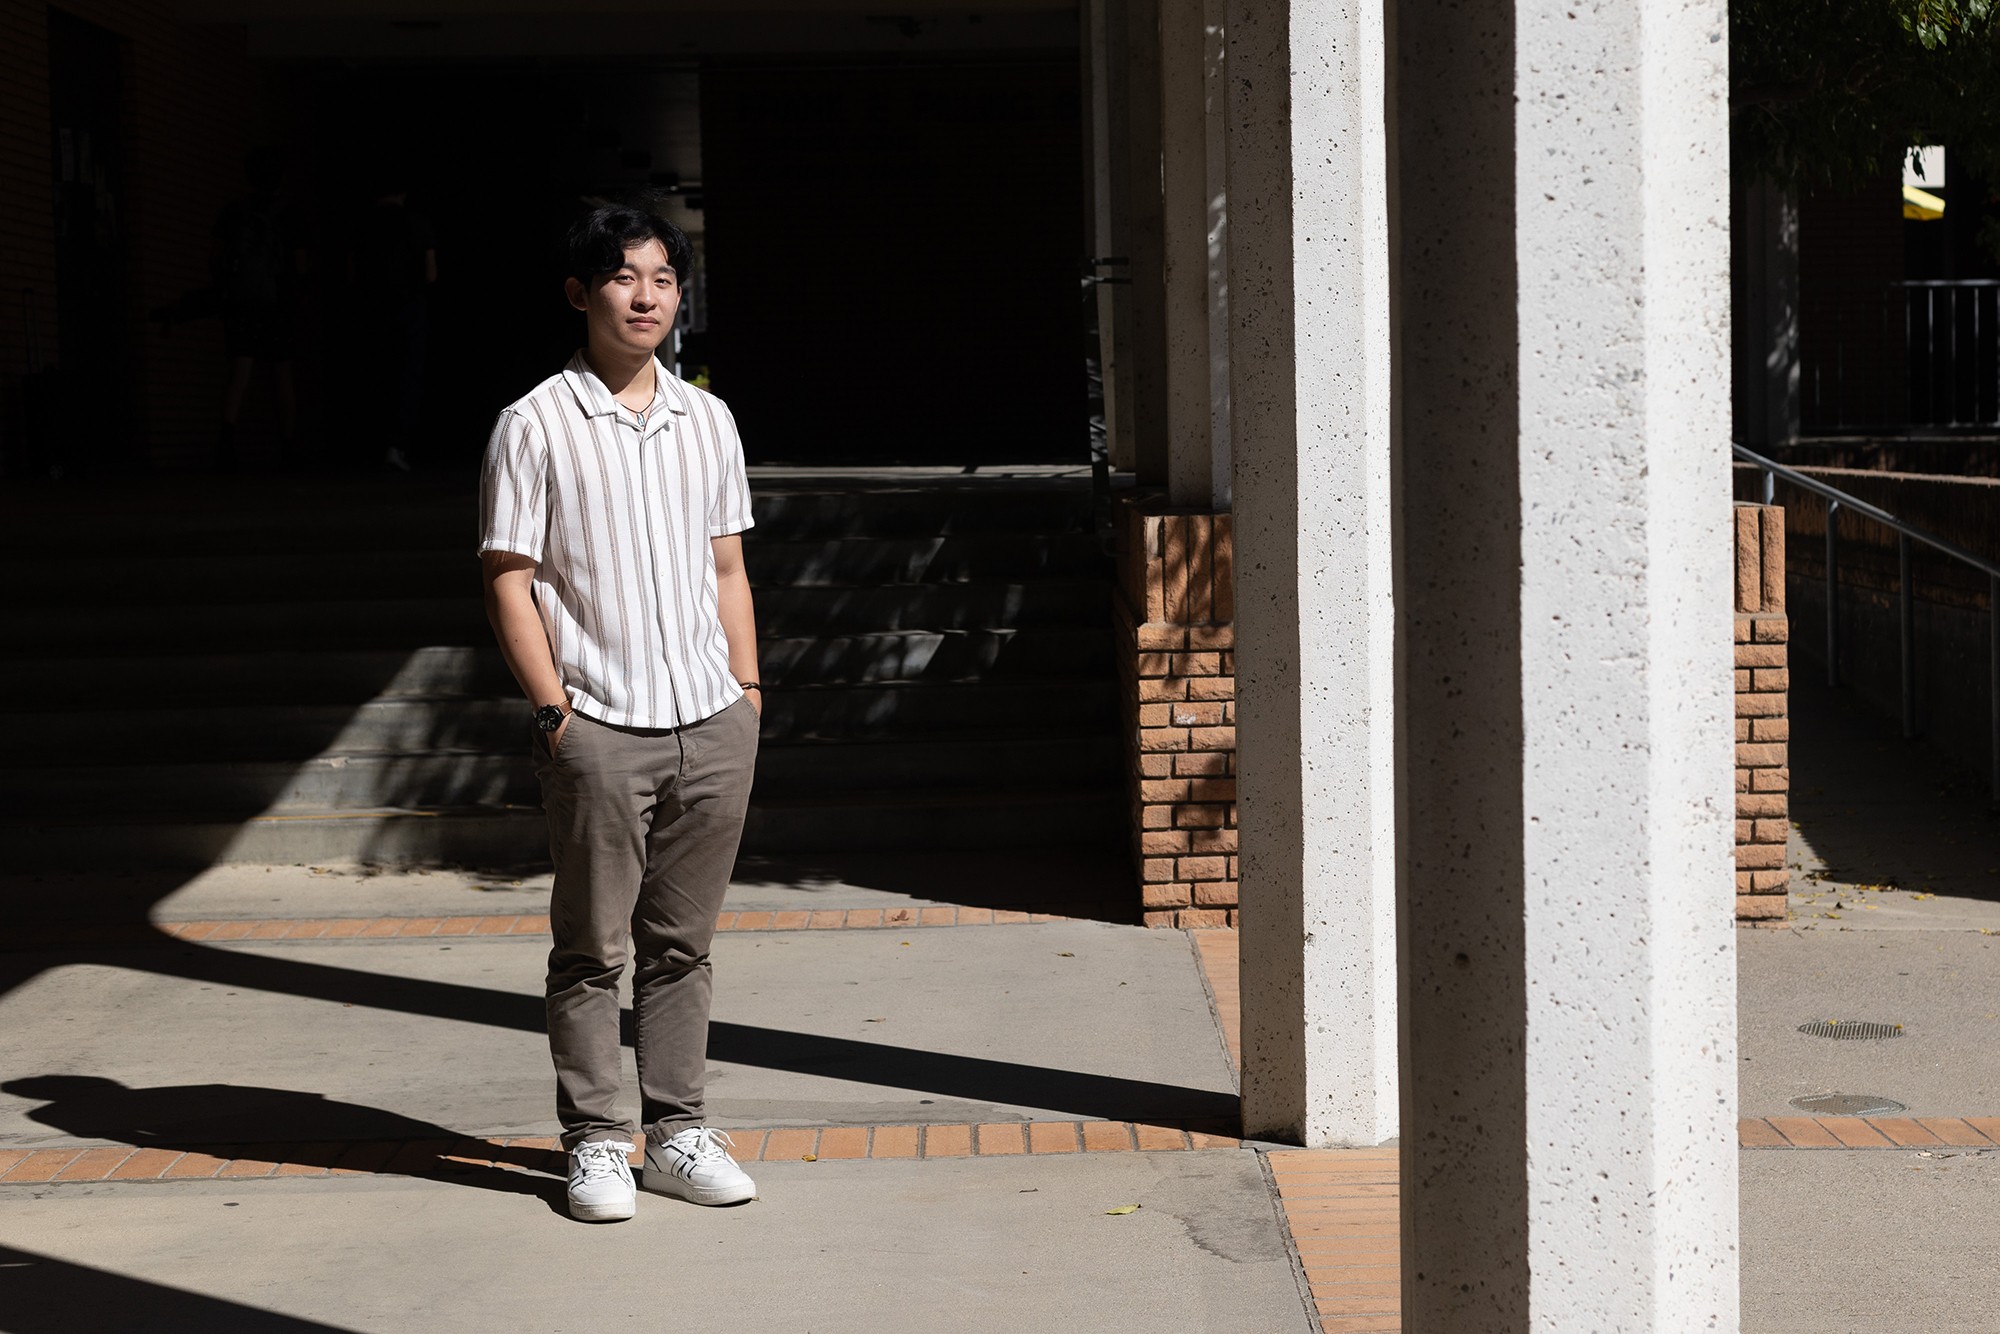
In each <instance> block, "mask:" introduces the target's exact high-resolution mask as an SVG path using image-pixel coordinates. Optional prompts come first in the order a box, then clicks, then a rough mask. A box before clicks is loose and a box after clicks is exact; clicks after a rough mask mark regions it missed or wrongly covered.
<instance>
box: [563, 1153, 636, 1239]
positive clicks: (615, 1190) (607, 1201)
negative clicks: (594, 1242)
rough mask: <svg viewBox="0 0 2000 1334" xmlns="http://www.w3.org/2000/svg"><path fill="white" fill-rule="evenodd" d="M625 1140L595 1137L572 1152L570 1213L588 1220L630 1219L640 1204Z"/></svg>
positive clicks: (603, 1221)
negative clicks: (633, 1187)
mask: <svg viewBox="0 0 2000 1334" xmlns="http://www.w3.org/2000/svg"><path fill="white" fill-rule="evenodd" d="M630 1152H631V1149H630V1147H629V1146H628V1145H627V1143H626V1142H625V1141H624V1140H618V1139H594V1140H591V1141H589V1142H588V1143H586V1144H579V1145H577V1146H576V1147H575V1148H574V1149H571V1150H570V1151H569V1216H570V1217H571V1218H580V1219H582V1220H583V1221H584V1222H586V1223H615V1222H618V1221H619V1220H620V1219H625V1218H630V1217H631V1216H632V1210H633V1207H634V1206H635V1205H636V1203H637V1192H635V1191H634V1190H633V1189H632V1164H631V1162H630V1161H629V1160H628V1159H627V1156H626V1155H628V1154H629V1153H630Z"/></svg>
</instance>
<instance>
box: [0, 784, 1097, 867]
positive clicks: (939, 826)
mask: <svg viewBox="0 0 2000 1334" xmlns="http://www.w3.org/2000/svg"><path fill="white" fill-rule="evenodd" d="M1124 801H1125V798H1124V796H1123V794H1122V793H1117V792H1111V791H1105V790H1101V789H1095V788H1087V789H1061V788H1045V787H1044V788H1036V789H1033V790H1031V791H1016V792H1005V791H986V792H979V793H955V792H940V793H931V794H925V795H922V796H912V795H911V794H908V793H902V792H896V793H887V794H877V793H869V792H860V791H854V792H848V793H844V794H840V796H839V797H838V798H837V799H836V798H828V799H824V800H817V801H809V802H807V801H801V802H760V803H758V804H757V805H756V806H755V807H754V808H753V809H752V811H751V814H750V821H749V824H748V827H747V828H746V829H745V832H744V841H743V851H744V853H745V855H749V856H757V855H775V854H780V853H807V852H843V851H867V850H874V849H882V848H896V849H900V850H906V851H921V850H962V851H965V852H969V853H970V852H976V851H977V850H979V849H983V848H1018V847H1020V846H1022V844H1023V843H1032V844H1033V845H1034V846H1035V847H1037V848H1057V847H1078V848H1084V847H1087V848H1093V849H1104V848H1107V847H1109V846H1112V845H1114V844H1116V843H1117V842H1119V841H1121V840H1122V839H1123V838H1124V837H1125V830H1124V826H1123V821H1124V819H1125V810H1124ZM0 839H4V840H5V841H6V843H7V846H8V847H10V848H13V849H17V850H19V856H17V857H12V858H11V862H10V864H11V865H12V866H13V867H14V868H16V869H18V870H22V871H46V870H57V869H76V868H80V867H102V866H146V867H149V868H161V869H165V868H187V869H197V868H201V867H206V866H211V865H214V864H216V863H218V862H247V863H253V864H254V863H263V864H274V863H275V864H283V865H290V864H306V865H354V864H362V863H382V864H391V865H407V866H439V865H452V866H472V867H509V868H524V867H533V866H545V865H546V864H547V861H548V833H547V827H546V825H545V823H544V821H543V817H542V813H541V812H540V811H539V810H536V809H532V808H528V807H522V806H511V807H510V806H474V807H429V808H426V807H416V808H404V809H390V810H369V811H308V810H301V811H295V812H289V813H283V814H260V815H255V816H250V817H246V818H241V819H228V818H201V817H198V816H189V817H186V818H177V817H175V816H173V815H171V814H166V815H159V814H155V815H150V816H140V815H138V814H136V813H129V812H128V813H124V814H118V815H107V816H105V817H102V818H65V819H36V818H33V817H27V818H23V817H18V816H8V817H6V818H4V819H0Z"/></svg>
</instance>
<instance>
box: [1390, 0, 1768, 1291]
mask: <svg viewBox="0 0 2000 1334" xmlns="http://www.w3.org/2000/svg"><path fill="white" fill-rule="evenodd" d="M1391 4H1392V20H1391V38H1390V40H1391V43H1392V46H1393V48H1394V50H1395V53H1396V55H1395V61H1394V65H1393V69H1394V70H1395V85H1394V87H1393V89H1392V95H1391V106H1392V108H1393V134H1394V140H1395V144H1396V148H1395V154H1394V157H1393V169H1394V175H1395V178H1396V212H1395V235H1394V251H1395V255H1396V274H1397V291H1396V298H1395V307H1396V313H1395V320H1396V328H1397V341H1396V357H1397V368H1398V377H1399V383H1398V403H1399V414H1398V435H1397V463H1398V468H1399V484H1400V490H1399V507H1398V521H1399V527H1398V534H1399V558H1400V569H1399V576H1400V577H1399V581H1398V586H1397V607H1398V613H1399V618H1400V627H1399V628H1400V636H1399V638H1400V643H1399V648H1400V651H1401V654H1402V656H1403V663H1404V670H1403V672H1402V675H1401V677H1400V679H1399V694H1398V710H1399V734H1400V737H1399V739H1400V741H1401V743H1402V744H1401V750H1400V753H1401V756H1402V765H1401V775H1402V783H1403V789H1404V802H1403V805H1402V809H1401V814H1402V817H1403V819H1402V826H1401V827H1402V828H1403V829H1404V830H1405V831H1406V834H1405V837H1404V839H1403V841H1402V844H1401V848H1400V855H1399V870H1400V873H1401V880H1402V896H1401V905H1400V920H1401V922H1402V923H1403V933H1402V938H1401V944H1402V949H1403V969H1402V982H1403V1020H1404V1024H1405V1043H1406V1045H1405V1048H1404V1063H1403V1074H1404V1081H1403V1092H1404V1104H1403V1122H1402V1125H1403V1140H1402V1143H1403V1175H1402V1183H1403V1185H1402V1192H1403V1194H1402V1199H1403V1219H1404V1247H1403V1267H1404V1305H1403V1320H1404V1323H1405V1326H1406V1327H1407V1328H1410V1329H1419V1330H1496V1331H1497V1330H1528V1329H1536V1330H1550V1331H1569V1330H1613V1329H1634V1330H1638V1329H1647V1330H1733V1329H1735V1328H1736V1325H1737V1287H1736V1285H1737V1247H1736V1235H1737V1200H1736V1146H1735V1102H1736V1072H1735V1050H1736V1041H1735V999H1736V990H1735V966H1734V965H1735V940H1734V927H1733V925H1732V922H1731V917H1732V895H1733V884H1734V880H1733V867H1732V848H1731V843H1732V823H1731V820H1732V810H1731V796H1732V792H1731V788H1732V775H1731V765H1732V755H1731V752H1732V741H1733V737H1734V732H1733V719H1732V716H1731V714H1732V707H1731V700H1730V687H1731V657H1730V646H1729V640H1730V633H1729V629H1730V627H1729V620H1730V611H1731V606H1732V603H1731V596H1730V583H1729V576H1730V552H1731V537H1730V527H1729V524H1730V480H1729V463H1728V453H1727V442H1728V437H1729V408H1728V384H1729V336H1728V293H1729V260H1728V156H1729V150H1728V143H1729V138H1728V115H1727V103H1728V46H1727V43H1726V35H1727V21H1726V15H1725V12H1724V6H1723V4H1722V3H1721V0H1630V3H1626V4H1620V5H1599V6H1585V5H1576V4H1574V3H1568V2H1567V0H1479V2H1478V3H1475V4H1473V5H1472V6H1470V7H1468V6H1467V5H1466V4H1465V3H1463V0H1391Z"/></svg>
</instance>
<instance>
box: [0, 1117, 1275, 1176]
mask: <svg viewBox="0 0 2000 1334" xmlns="http://www.w3.org/2000/svg"><path fill="white" fill-rule="evenodd" d="M729 1133H730V1138H731V1139H732V1140H733V1141H734V1144H735V1147H734V1149H733V1152H734V1154H735V1156H736V1158H737V1159H738V1161H740V1162H746V1163H759V1162H761V1163H769V1162H780V1161H792V1160H799V1161H803V1162H817V1161H819V1160H821V1159H828V1160H838V1159H857V1158H877V1159H909V1160H921V1159H938V1158H1000V1157H1019V1156H1021V1155H1024V1154H1034V1155H1037V1156H1045V1155H1049V1154H1072V1153H1131V1152H1155V1153H1156V1152H1173V1151H1188V1150H1199V1149H1236V1148H1240V1147H1241V1146H1242V1141H1240V1140H1238V1139H1235V1138H1232V1137H1231V1136H1228V1135H1223V1134H1219V1133H1215V1132H1211V1131H1208V1130H1201V1129H1183V1128H1181V1127H1178V1126H1162V1125H1148V1124H1144V1123H1136V1122H1131V1121H1001V1122H993V1123H988V1124H979V1125H927V1126H926V1125H906V1126H790V1127H781V1128H779V1129H775V1130H735V1131H731V1132H729ZM632 1152H633V1160H634V1163H635V1164H636V1163H637V1161H638V1155H639V1147H638V1144H637V1142H635V1144H634V1147H633V1151H632ZM253 1155H254V1156H253ZM563 1158H564V1155H563V1153H562V1152H561V1150H560V1149H558V1148H557V1147H556V1141H555V1140H553V1139H549V1138H546V1137H525V1138H504V1139H460V1140H363V1141H356V1142H349V1143H338V1142H321V1143H301V1144H256V1145H236V1146H224V1145H208V1146H206V1147H205V1148H202V1149H161V1148H134V1147H132V1146H130V1145H115V1146H105V1147H99V1148H88V1147H72V1148H61V1149H0V1185H10V1186H11V1185H28V1184H33V1185H40V1184H44V1183H47V1182H82V1181H193V1180H210V1179H220V1180H254V1179H259V1178H266V1177H328V1176H339V1177H345V1176H377V1175H383V1176H434V1175H450V1174H452V1173H459V1172H477V1171H481V1170H483V1169H487V1168H504V1169H507V1170H519V1171H531V1172H547V1173H550V1174H551V1175H555V1176H561V1175H562V1174H563V1173H564V1172H565V1171H566V1167H565V1164H564V1161H563Z"/></svg>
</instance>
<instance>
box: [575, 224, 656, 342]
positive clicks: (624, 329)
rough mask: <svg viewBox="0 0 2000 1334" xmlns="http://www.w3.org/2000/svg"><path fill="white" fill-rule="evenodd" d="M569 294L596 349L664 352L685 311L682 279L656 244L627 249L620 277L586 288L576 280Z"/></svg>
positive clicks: (601, 279)
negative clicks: (661, 349)
mask: <svg viewBox="0 0 2000 1334" xmlns="http://www.w3.org/2000/svg"><path fill="white" fill-rule="evenodd" d="M567 290H568V292H569V303H570V304H571V305H572V306H575V307H576V308H577V309H578V310H580V311H582V312H583V313H584V316H585V319H586V322H587V323H588V325H589V329H590V341H591V343H592V344H593V345H595V346H600V347H615V348H624V349H626V350H628V351H631V352H635V353H646V354H651V353H652V352H653V350H654V349H656V348H658V347H659V345H660V344H661V342H662V341H664V340H665V339H666V336H667V332H668V330H670V329H672V328H673V327H674V316H675V314H676V313H678V312H679V310H680V306H681V285H680V280H679V279H677V278H675V277H674V266H673V265H671V264H669V263H667V250H666V247H665V246H663V245H661V244H660V243H659V242H658V241H656V240H649V241H646V242H644V243H643V244H640V245H635V246H632V247H630V248H628V249H627V250H626V251H625V263H624V264H623V265H621V266H620V267H619V269H618V271H617V272H616V273H612V274H607V275H606V276H605V277H603V278H600V279H598V280H597V281H596V282H594V283H592V284H591V286H590V287H589V288H587V289H586V288H585V287H584V285H583V284H582V283H580V282H578V281H577V280H576V279H574V278H571V279H570V280H569V283H568V288H567Z"/></svg>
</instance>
